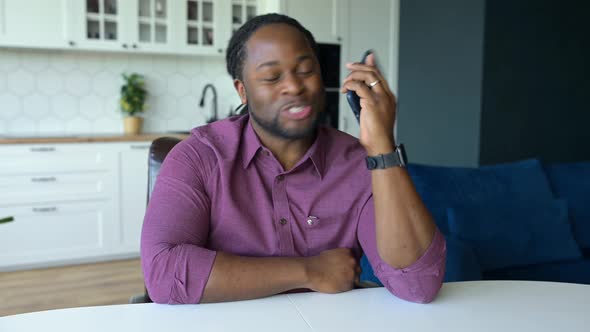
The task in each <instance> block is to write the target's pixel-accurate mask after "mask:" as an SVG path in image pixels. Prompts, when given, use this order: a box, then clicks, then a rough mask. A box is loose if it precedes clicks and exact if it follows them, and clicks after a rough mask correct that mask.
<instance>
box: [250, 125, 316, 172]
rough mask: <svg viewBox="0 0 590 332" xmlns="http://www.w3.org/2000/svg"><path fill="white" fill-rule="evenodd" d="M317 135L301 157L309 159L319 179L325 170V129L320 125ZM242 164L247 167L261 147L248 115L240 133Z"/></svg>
mask: <svg viewBox="0 0 590 332" xmlns="http://www.w3.org/2000/svg"><path fill="white" fill-rule="evenodd" d="M317 133H318V135H317V137H316V139H315V141H314V142H313V144H312V145H311V147H310V148H309V150H308V151H307V153H306V154H305V156H304V157H303V159H304V160H305V159H307V158H309V159H311V161H312V163H313V165H314V167H315V169H316V172H317V173H318V175H319V177H320V179H323V178H324V174H325V173H324V171H325V169H324V168H325V155H326V152H327V151H326V142H325V141H326V139H327V137H326V132H325V129H324V128H322V127H320V128H318V132H317ZM242 143H243V149H242V161H243V164H242V166H243V167H244V169H246V168H248V166H249V165H250V163H251V162H252V159H254V156H256V153H257V152H258V150H260V149H262V148H263V146H262V143H260V139H259V138H258V136H257V135H256V132H255V131H254V128H253V127H252V118H250V117H249V116H248V123H247V124H246V128H245V130H244V132H243V133H242Z"/></svg>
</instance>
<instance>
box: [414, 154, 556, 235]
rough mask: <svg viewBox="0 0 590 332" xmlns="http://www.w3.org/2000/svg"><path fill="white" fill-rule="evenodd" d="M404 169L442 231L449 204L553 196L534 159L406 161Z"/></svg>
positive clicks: (537, 198)
mask: <svg viewBox="0 0 590 332" xmlns="http://www.w3.org/2000/svg"><path fill="white" fill-rule="evenodd" d="M408 172H409V173H410V176H411V177H412V180H413V182H414V185H415V186H416V190H417V191H418V193H419V194H420V196H421V198H422V200H423V201H424V203H425V204H426V206H427V207H428V209H429V211H430V212H431V214H432V215H433V217H434V219H435V221H436V224H437V226H438V228H439V229H440V230H441V232H442V233H444V234H448V222H447V207H449V206H453V205H458V204H466V205H470V204H483V203H493V202H494V201H498V200H505V199H510V200H521V201H522V200H534V201H537V200H547V199H551V198H553V193H552V192H551V188H550V187H549V182H548V180H547V177H546V175H545V173H544V171H543V168H542V166H541V163H540V162H539V161H538V160H536V159H528V160H523V161H518V162H513V163H506V164H499V165H493V166H482V167H479V168H465V167H442V166H426V165H419V164H409V165H408Z"/></svg>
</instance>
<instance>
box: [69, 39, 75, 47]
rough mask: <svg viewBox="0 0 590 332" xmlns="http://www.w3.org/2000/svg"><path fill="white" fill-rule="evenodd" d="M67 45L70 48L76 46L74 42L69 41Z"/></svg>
mask: <svg viewBox="0 0 590 332" xmlns="http://www.w3.org/2000/svg"><path fill="white" fill-rule="evenodd" d="M68 44H69V45H70V46H76V42H74V41H71V40H70V41H69V42H68Z"/></svg>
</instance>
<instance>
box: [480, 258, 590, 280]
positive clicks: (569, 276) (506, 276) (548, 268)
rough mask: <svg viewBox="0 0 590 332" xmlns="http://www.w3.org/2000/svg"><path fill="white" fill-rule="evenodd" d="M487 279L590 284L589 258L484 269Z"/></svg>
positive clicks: (484, 275)
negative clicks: (499, 268) (490, 269)
mask: <svg viewBox="0 0 590 332" xmlns="http://www.w3.org/2000/svg"><path fill="white" fill-rule="evenodd" d="M483 278H484V279H487V280H535V281H556V282H573V283H578V284H590V260H588V259H586V260H576V261H568V262H555V263H546V264H537V265H531V266H521V267H517V268H509V269H501V270H492V271H486V272H484V273H483Z"/></svg>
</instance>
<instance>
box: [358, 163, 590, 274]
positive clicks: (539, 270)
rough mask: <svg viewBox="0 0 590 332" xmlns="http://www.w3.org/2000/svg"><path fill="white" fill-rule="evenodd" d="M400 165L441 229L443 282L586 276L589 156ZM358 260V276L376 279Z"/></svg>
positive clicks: (588, 262) (588, 269)
mask: <svg viewBox="0 0 590 332" xmlns="http://www.w3.org/2000/svg"><path fill="white" fill-rule="evenodd" d="M408 171H409V173H410V176H411V177H412V180H413V181H414V184H415V185H416V189H417V190H418V192H419V194H420V196H421V197H422V200H423V201H424V203H425V204H426V206H427V207H428V209H429V210H430V212H431V214H432V215H433V217H434V219H435V221H436V224H437V226H438V227H439V229H440V230H441V232H442V233H443V234H444V235H445V237H446V240H447V267H446V272H445V279H444V280H445V282H447V281H466V280H505V279H509V280H538V281H560V282H573V283H583V284H590V162H580V163H567V164H566V163H563V164H552V165H542V164H541V162H540V161H539V160H536V159H528V160H522V161H518V162H513V163H506V164H499V165H493V166H482V167H478V168H462V167H440V166H426V165H418V164H410V165H409V166H408ZM361 266H362V268H363V273H362V275H361V280H363V281H373V282H376V283H377V284H380V282H379V281H378V280H377V278H375V276H374V275H373V271H372V269H371V266H370V265H369V263H368V261H367V259H366V257H363V258H362V260H361Z"/></svg>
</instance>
